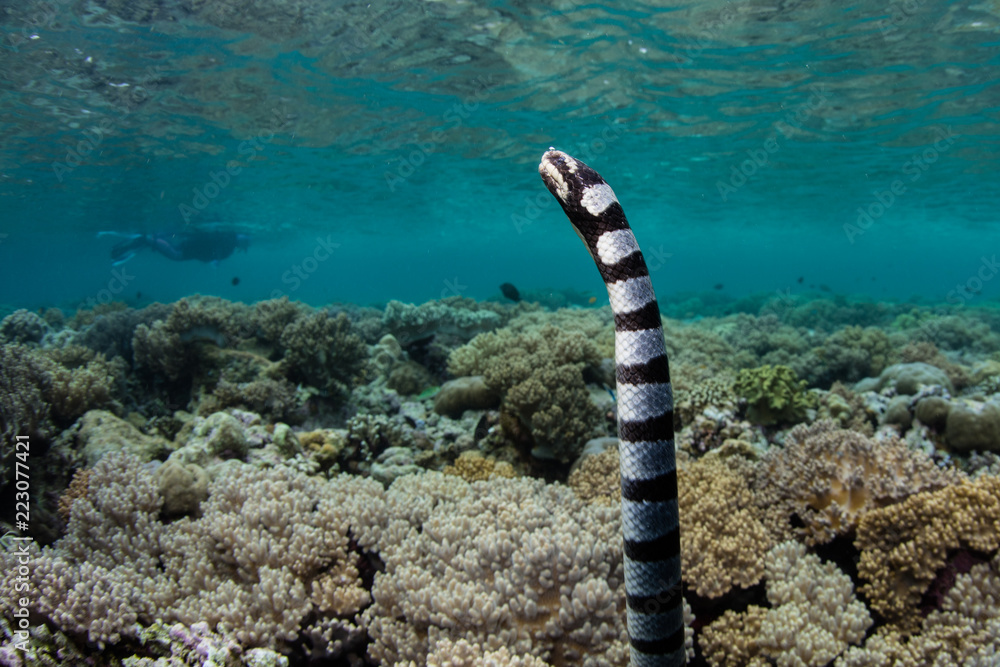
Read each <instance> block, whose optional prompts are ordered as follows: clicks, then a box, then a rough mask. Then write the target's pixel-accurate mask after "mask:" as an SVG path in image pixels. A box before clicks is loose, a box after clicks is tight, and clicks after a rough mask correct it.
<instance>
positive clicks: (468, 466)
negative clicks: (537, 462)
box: [441, 451, 517, 482]
mask: <svg viewBox="0 0 1000 667" xmlns="http://www.w3.org/2000/svg"><path fill="white" fill-rule="evenodd" d="M441 472H443V473H444V474H446V475H457V476H458V477H461V478H462V479H464V480H465V481H467V482H478V481H480V480H486V479H490V478H492V477H508V478H510V477H516V476H517V475H516V474H515V472H514V466H512V465H511V464H509V463H507V462H506V461H497V460H496V459H495V458H493V457H489V458H487V457H484V456H483V455H482V454H480V453H479V452H475V451H468V452H462V453H461V454H460V455H459V457H458V458H457V459H455V463H454V464H453V465H450V466H445V467H444V469H443V470H442V471H441Z"/></svg>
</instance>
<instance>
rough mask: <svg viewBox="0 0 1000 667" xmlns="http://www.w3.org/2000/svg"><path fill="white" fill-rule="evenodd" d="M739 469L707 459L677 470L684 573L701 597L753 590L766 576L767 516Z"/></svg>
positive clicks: (768, 535)
mask: <svg viewBox="0 0 1000 667" xmlns="http://www.w3.org/2000/svg"><path fill="white" fill-rule="evenodd" d="M733 458H734V459H739V457H733ZM736 469H737V468H736V467H734V466H733V465H731V464H730V463H729V462H728V461H726V460H723V459H722V458H721V457H719V456H715V455H712V454H709V455H708V456H705V457H704V458H701V459H698V460H696V461H692V462H690V463H688V464H687V465H686V466H682V467H681V468H680V469H679V470H678V482H677V485H678V489H679V503H680V516H681V563H682V566H681V569H682V572H683V574H684V580H685V581H686V582H687V583H688V585H690V586H691V587H692V588H693V589H694V590H695V592H696V593H698V595H701V596H703V597H710V598H714V597H719V596H721V595H724V594H725V593H727V592H728V591H729V590H730V589H731V588H732V587H733V586H742V587H748V586H753V585H754V584H756V583H757V582H759V581H760V580H761V577H763V576H764V555H765V554H766V553H767V551H768V549H770V547H771V544H772V539H771V536H770V534H769V533H768V531H767V530H766V529H765V528H764V524H763V523H762V521H761V518H762V516H763V511H762V510H761V509H760V508H759V506H758V503H757V502H756V500H755V498H754V495H753V493H752V492H751V490H750V488H749V485H748V484H747V482H746V480H745V479H744V478H743V477H742V476H741V475H739V474H738V473H737V472H736Z"/></svg>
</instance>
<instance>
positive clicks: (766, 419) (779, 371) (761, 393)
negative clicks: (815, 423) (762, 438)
mask: <svg viewBox="0 0 1000 667" xmlns="http://www.w3.org/2000/svg"><path fill="white" fill-rule="evenodd" d="M733 390H734V391H735V392H736V393H737V394H738V395H740V396H742V397H743V398H745V399H746V400H747V404H748V409H747V419H749V420H750V421H752V422H755V423H757V424H763V425H765V426H766V425H772V424H778V423H794V422H798V421H802V420H803V419H805V418H806V411H807V410H808V409H810V408H813V407H815V406H816V403H817V401H816V396H815V395H814V394H811V393H809V392H808V391H806V383H805V381H804V380H799V379H798V378H797V377H796V376H795V372H794V371H793V370H792V369H791V368H789V367H788V366H761V367H760V368H753V369H743V370H741V371H740V372H739V374H738V375H737V376H736V383H735V385H734V386H733Z"/></svg>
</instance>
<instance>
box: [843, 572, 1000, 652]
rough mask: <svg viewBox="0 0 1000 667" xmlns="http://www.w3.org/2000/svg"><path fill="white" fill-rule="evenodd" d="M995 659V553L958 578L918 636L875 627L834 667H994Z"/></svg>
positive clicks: (999, 614) (998, 593) (999, 639)
mask: <svg viewBox="0 0 1000 667" xmlns="http://www.w3.org/2000/svg"><path fill="white" fill-rule="evenodd" d="M997 655H1000V554H997V555H995V556H994V557H993V560H992V561H991V562H989V563H982V564H980V565H975V566H973V568H972V569H971V570H970V571H969V572H968V573H967V574H960V575H958V576H957V577H956V579H955V585H954V586H953V587H952V589H951V590H950V591H949V592H948V594H947V595H946V596H945V599H944V601H943V603H942V605H941V609H939V610H935V611H933V612H931V613H930V615H929V616H927V618H925V619H924V621H923V628H922V631H921V632H920V633H919V634H916V635H913V636H910V637H906V636H905V634H904V633H902V632H901V631H900V629H899V628H898V627H897V626H885V627H883V628H879V631H878V632H876V634H875V635H873V636H872V637H870V638H869V639H868V641H867V642H866V643H865V645H864V647H862V648H852V649H850V650H848V651H847V652H846V653H845V654H844V656H843V657H842V659H841V660H839V661H838V662H837V667H868V665H935V666H936V667H960V666H964V665H993V664H996V658H997Z"/></svg>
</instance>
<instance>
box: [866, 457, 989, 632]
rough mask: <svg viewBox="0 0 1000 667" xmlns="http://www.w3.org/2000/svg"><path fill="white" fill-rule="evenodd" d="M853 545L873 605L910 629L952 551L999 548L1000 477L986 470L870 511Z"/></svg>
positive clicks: (890, 619) (914, 624) (903, 626)
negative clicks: (925, 596) (859, 552)
mask: <svg viewBox="0 0 1000 667" xmlns="http://www.w3.org/2000/svg"><path fill="white" fill-rule="evenodd" d="M855 544H856V545H857V547H858V549H860V550H861V560H860V562H859V564H858V574H859V575H860V576H861V578H862V579H864V580H865V581H866V582H867V583H865V584H864V585H863V586H862V587H861V590H862V592H864V594H865V595H866V596H868V598H869V600H871V605H872V608H874V609H875V610H877V611H878V612H879V613H880V614H882V615H883V616H885V617H886V618H887V619H888V620H889V621H891V622H895V623H898V624H899V625H900V626H901V627H902V628H904V629H908V630H912V629H913V628H915V627H916V626H917V624H918V623H919V620H920V618H919V615H918V613H917V605H918V603H919V602H920V598H921V596H922V595H923V593H924V592H925V591H926V590H927V587H928V586H929V585H930V583H931V581H933V579H934V577H935V574H936V572H937V570H938V569H940V568H941V567H942V566H943V565H944V564H945V561H946V559H947V556H948V551H949V550H952V549H959V548H968V549H977V550H979V551H986V552H989V551H993V550H994V549H997V548H998V547H1000V478H998V477H994V476H992V475H983V476H981V477H979V478H978V479H976V480H975V481H965V482H962V483H961V484H955V485H953V486H948V487H945V488H943V489H940V490H937V491H926V492H923V493H918V494H916V495H914V496H911V497H910V498H908V499H906V500H905V501H903V502H901V503H899V504H897V505H892V506H889V507H885V508H882V509H877V510H872V511H870V512H868V513H867V514H865V515H864V516H863V517H862V518H861V521H860V523H859V524H858V533H857V539H856V540H855Z"/></svg>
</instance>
